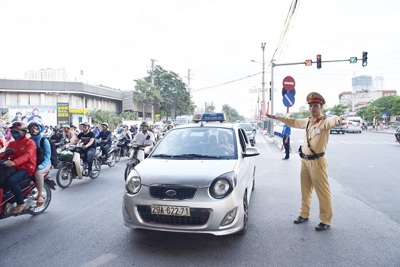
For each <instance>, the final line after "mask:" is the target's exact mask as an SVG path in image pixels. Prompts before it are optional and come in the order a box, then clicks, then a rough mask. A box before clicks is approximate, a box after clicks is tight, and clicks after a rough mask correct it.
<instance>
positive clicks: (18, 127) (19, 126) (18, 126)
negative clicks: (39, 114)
mask: <svg viewBox="0 0 400 267" xmlns="http://www.w3.org/2000/svg"><path fill="white" fill-rule="evenodd" d="M10 129H16V130H22V131H27V130H28V128H27V127H26V123H25V122H22V121H14V122H13V123H12V124H11V126H10Z"/></svg>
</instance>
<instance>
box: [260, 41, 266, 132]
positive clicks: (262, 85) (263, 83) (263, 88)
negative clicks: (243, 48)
mask: <svg viewBox="0 0 400 267" xmlns="http://www.w3.org/2000/svg"><path fill="white" fill-rule="evenodd" d="M261 49H262V53H263V61H262V82H261V88H262V109H261V113H262V114H261V121H262V124H263V129H264V128H265V120H264V118H265V106H266V105H265V80H264V74H265V56H264V49H265V42H264V43H261Z"/></svg>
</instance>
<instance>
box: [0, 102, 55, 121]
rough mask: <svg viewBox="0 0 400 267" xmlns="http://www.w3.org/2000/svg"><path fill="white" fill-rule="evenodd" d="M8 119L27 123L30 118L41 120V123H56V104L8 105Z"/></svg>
mask: <svg viewBox="0 0 400 267" xmlns="http://www.w3.org/2000/svg"><path fill="white" fill-rule="evenodd" d="M8 114H9V118H10V121H11V122H13V121H18V120H19V121H24V122H26V123H29V122H30V121H32V120H37V121H41V122H42V124H43V125H56V124H57V106H56V105H38V106H29V105H19V106H8Z"/></svg>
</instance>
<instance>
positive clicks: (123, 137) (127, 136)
mask: <svg viewBox="0 0 400 267" xmlns="http://www.w3.org/2000/svg"><path fill="white" fill-rule="evenodd" d="M118 140H119V141H118V144H117V146H118V147H120V148H121V153H125V152H123V151H127V150H128V148H127V145H128V144H129V143H130V142H131V141H132V135H131V132H130V130H129V129H128V125H126V124H124V125H123V126H122V132H121V134H120V136H119V139H118ZM122 155H124V154H122Z"/></svg>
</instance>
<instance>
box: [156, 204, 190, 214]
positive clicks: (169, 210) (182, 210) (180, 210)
mask: <svg viewBox="0 0 400 267" xmlns="http://www.w3.org/2000/svg"><path fill="white" fill-rule="evenodd" d="M151 214H161V215H172V216H190V208H189V207H176V206H159V205H151Z"/></svg>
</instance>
